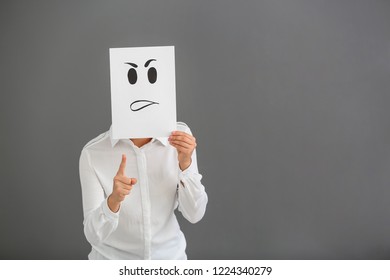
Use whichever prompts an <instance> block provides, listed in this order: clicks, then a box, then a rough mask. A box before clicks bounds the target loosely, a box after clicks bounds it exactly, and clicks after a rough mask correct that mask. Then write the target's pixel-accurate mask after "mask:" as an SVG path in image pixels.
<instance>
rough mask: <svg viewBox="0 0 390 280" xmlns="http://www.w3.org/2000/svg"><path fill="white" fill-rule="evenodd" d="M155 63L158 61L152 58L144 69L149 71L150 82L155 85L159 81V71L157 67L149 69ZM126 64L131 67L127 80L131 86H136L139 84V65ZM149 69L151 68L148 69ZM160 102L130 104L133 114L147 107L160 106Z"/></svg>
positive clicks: (144, 101)
mask: <svg viewBox="0 0 390 280" xmlns="http://www.w3.org/2000/svg"><path fill="white" fill-rule="evenodd" d="M153 61H156V59H154V58H152V59H149V60H147V61H146V62H145V64H144V68H145V70H147V71H146V72H147V76H148V81H149V83H150V84H154V83H155V82H156V81H157V70H156V68H155V67H153V66H151V67H149V64H150V63H151V62H153ZM125 64H128V65H130V66H131V68H130V69H129V71H128V72H127V79H128V81H129V83H130V85H134V84H136V83H137V80H138V74H137V70H136V68H138V65H137V64H135V63H133V62H125ZM148 67H149V68H148ZM158 104H159V103H158V102H155V101H152V100H146V99H141V100H136V101H134V102H132V103H131V104H130V110H131V111H133V112H137V111H139V110H142V109H145V108H146V107H149V106H151V105H158Z"/></svg>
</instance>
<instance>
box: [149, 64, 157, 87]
mask: <svg viewBox="0 0 390 280" xmlns="http://www.w3.org/2000/svg"><path fill="white" fill-rule="evenodd" d="M148 79H149V82H150V83H151V84H154V83H155V82H156V81H157V70H156V68H154V67H151V68H150V69H149V70H148Z"/></svg>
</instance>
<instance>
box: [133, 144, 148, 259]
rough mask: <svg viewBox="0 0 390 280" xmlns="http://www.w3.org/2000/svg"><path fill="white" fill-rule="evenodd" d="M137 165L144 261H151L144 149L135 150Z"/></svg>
mask: <svg viewBox="0 0 390 280" xmlns="http://www.w3.org/2000/svg"><path fill="white" fill-rule="evenodd" d="M135 151H136V155H137V165H138V170H139V187H140V190H141V205H142V219H143V231H144V259H146V260H150V259H151V239H152V238H151V236H152V232H151V204H150V195H149V182H148V176H147V163H146V156H145V152H144V151H143V150H142V149H137V148H136V149H135Z"/></svg>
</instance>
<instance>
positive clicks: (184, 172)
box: [179, 160, 194, 179]
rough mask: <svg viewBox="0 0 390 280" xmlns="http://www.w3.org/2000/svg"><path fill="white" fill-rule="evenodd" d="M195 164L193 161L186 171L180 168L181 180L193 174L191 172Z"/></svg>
mask: <svg viewBox="0 0 390 280" xmlns="http://www.w3.org/2000/svg"><path fill="white" fill-rule="evenodd" d="M193 164H194V161H193V160H192V161H191V164H190V165H189V166H188V167H187V168H186V169H184V170H181V169H180V167H179V178H180V179H182V178H185V177H187V176H188V175H189V174H191V173H192V172H191V170H192V165H193Z"/></svg>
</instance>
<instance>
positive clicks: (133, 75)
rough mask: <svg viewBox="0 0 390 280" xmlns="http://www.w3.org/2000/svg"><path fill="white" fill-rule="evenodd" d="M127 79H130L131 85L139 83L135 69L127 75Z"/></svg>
mask: <svg viewBox="0 0 390 280" xmlns="http://www.w3.org/2000/svg"><path fill="white" fill-rule="evenodd" d="M127 78H128V79H129V83H130V84H132V85H134V84H135V83H136V82H137V71H135V69H134V68H131V69H130V70H129V72H128V73H127Z"/></svg>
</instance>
